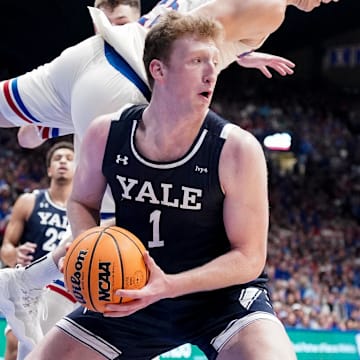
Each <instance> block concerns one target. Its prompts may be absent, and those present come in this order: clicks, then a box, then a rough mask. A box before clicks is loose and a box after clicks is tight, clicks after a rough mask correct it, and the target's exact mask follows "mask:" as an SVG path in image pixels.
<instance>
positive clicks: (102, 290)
mask: <svg viewBox="0 0 360 360" xmlns="http://www.w3.org/2000/svg"><path fill="white" fill-rule="evenodd" d="M110 266H111V263H110V262H100V263H99V272H98V275H99V300H101V301H110V300H111V293H110V289H111V281H110V276H111V272H110Z"/></svg>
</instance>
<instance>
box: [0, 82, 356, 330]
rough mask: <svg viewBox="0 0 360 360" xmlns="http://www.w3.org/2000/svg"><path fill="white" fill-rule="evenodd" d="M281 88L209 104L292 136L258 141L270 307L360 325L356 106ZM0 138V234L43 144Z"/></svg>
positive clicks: (7, 134)
mask: <svg viewBox="0 0 360 360" xmlns="http://www.w3.org/2000/svg"><path fill="white" fill-rule="evenodd" d="M282 91H283V93H284V94H286V96H284V95H281V96H280V95H279V93H278V92H276V91H274V90H273V89H270V90H268V91H266V89H262V92H261V94H259V93H257V92H255V91H254V90H251V91H250V90H248V92H244V95H243V96H239V94H238V93H237V94H236V93H235V92H234V93H233V95H231V94H230V95H229V93H227V94H226V96H225V95H222V94H221V90H220V91H219V93H218V94H216V97H215V101H214V104H213V108H214V109H215V110H216V111H218V112H220V113H221V114H222V115H223V116H224V117H226V118H228V119H230V120H231V121H233V122H234V123H237V124H239V125H240V126H242V127H243V128H245V129H247V130H249V131H251V132H252V133H253V134H254V135H255V136H256V137H257V138H258V139H259V141H261V142H263V140H264V138H265V137H266V136H268V135H271V134H273V133H275V132H279V133H281V132H286V133H288V134H290V135H291V137H292V145H291V148H290V150H289V151H279V150H271V149H267V148H265V147H264V148H265V152H266V156H267V160H268V167H269V195H270V213H271V221H270V232H269V246H268V264H267V271H268V274H269V277H270V289H271V297H272V299H273V303H274V308H275V310H276V312H277V314H278V316H279V318H280V319H281V321H282V322H283V323H284V324H285V326H287V327H291V328H299V329H337V330H356V331H360V141H359V140H360V139H359V138H360V131H358V130H359V129H358V128H356V126H357V124H358V123H360V121H359V120H360V119H359V118H360V111H359V109H357V108H356V106H358V105H356V102H355V101H354V96H353V94H341V95H339V94H332V93H331V92H327V93H326V95H325V94H324V93H323V92H322V91H319V92H312V93H310V92H308V91H302V90H301V89H297V91H294V90H293V89H291V91H290V90H289V91H288V90H287V89H286V88H285V89H284V86H283V85H282ZM232 96H234V98H232ZM239 97H240V99H239ZM254 99H256V100H254ZM0 141H1V142H0V143H1V147H0V232H3V231H4V228H5V226H6V222H7V220H8V218H9V216H10V214H11V206H12V204H13V203H14V200H15V199H16V198H17V196H18V195H19V194H21V193H23V192H25V191H31V190H32V189H34V188H38V187H45V186H47V178H46V169H45V168H44V161H43V159H44V152H45V149H44V148H46V146H47V145H43V146H41V147H40V148H38V149H36V150H24V149H21V148H20V147H19V146H18V145H17V141H16V130H15V129H10V130H9V129H7V130H4V129H2V130H1V135H0Z"/></svg>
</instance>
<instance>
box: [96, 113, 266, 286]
mask: <svg viewBox="0 0 360 360" xmlns="http://www.w3.org/2000/svg"><path fill="white" fill-rule="evenodd" d="M143 110H144V106H134V107H131V108H129V109H127V110H125V111H124V112H123V113H122V115H121V117H120V120H119V121H113V122H112V123H111V127H110V131H109V136H108V141H107V145H106V148H105V154H104V160H103V173H104V176H105V177H106V179H107V181H108V183H109V185H110V188H111V191H112V194H113V197H114V200H115V205H116V222H117V225H118V226H121V227H124V228H126V229H128V230H130V231H131V232H133V233H134V234H135V235H137V236H138V237H139V238H140V240H141V241H142V242H143V243H144V245H145V247H146V248H147V249H148V250H149V252H150V254H151V256H152V257H153V258H154V259H155V261H156V263H157V264H158V265H159V266H160V267H161V268H162V269H163V270H164V271H165V272H166V273H169V274H172V273H178V272H181V271H185V270H188V269H192V268H194V267H197V266H201V265H203V264H205V263H207V262H209V261H210V260H212V259H214V258H215V257H218V256H220V255H222V254H224V253H226V252H228V251H229V249H230V243H229V240H228V238H227V235H226V232H225V227H224V223H223V202H224V194H223V192H222V189H221V185H220V181H219V171H218V166H219V158H220V154H221V150H222V148H223V145H224V143H225V141H226V134H227V132H228V130H229V129H230V128H231V127H232V126H235V125H233V124H230V123H229V122H228V121H226V120H224V119H222V118H221V117H220V116H218V115H217V114H215V113H214V112H212V111H209V113H208V115H207V116H206V118H205V120H204V122H203V124H202V127H201V129H200V131H199V133H198V135H197V137H196V139H195V141H194V143H193V144H192V146H191V148H190V149H189V150H188V152H187V153H186V154H185V155H184V156H183V157H182V158H180V159H178V160H176V161H172V162H168V163H164V162H161V163H159V162H154V161H151V160H149V159H146V158H144V156H142V155H141V154H140V153H139V152H138V151H137V149H136V145H135V143H134V134H135V130H136V127H137V126H138V123H139V121H141V117H142V112H143ZM259 280H260V279H259ZM260 282H261V281H260Z"/></svg>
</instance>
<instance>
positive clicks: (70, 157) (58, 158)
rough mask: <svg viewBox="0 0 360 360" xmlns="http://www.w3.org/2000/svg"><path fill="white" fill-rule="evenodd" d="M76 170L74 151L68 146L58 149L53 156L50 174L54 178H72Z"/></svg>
mask: <svg viewBox="0 0 360 360" xmlns="http://www.w3.org/2000/svg"><path fill="white" fill-rule="evenodd" d="M74 170H75V163H74V152H73V151H72V150H71V149H66V148H63V149H61V148H60V149H57V150H56V151H55V152H54V154H53V155H52V157H51V162H50V167H49V168H48V176H49V177H50V178H52V179H54V180H55V179H56V180H60V179H64V180H72V178H73V176H74Z"/></svg>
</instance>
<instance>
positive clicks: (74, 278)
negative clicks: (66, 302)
mask: <svg viewBox="0 0 360 360" xmlns="http://www.w3.org/2000/svg"><path fill="white" fill-rule="evenodd" d="M87 253H88V251H87V250H80V251H79V253H78V256H77V259H76V262H75V272H74V273H73V274H72V275H71V277H70V280H71V287H72V294H73V295H74V297H75V299H76V300H77V301H78V302H79V303H80V304H85V303H86V301H85V299H84V297H83V294H82V291H83V286H82V282H83V276H82V268H83V263H84V261H85V257H86V255H87Z"/></svg>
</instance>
